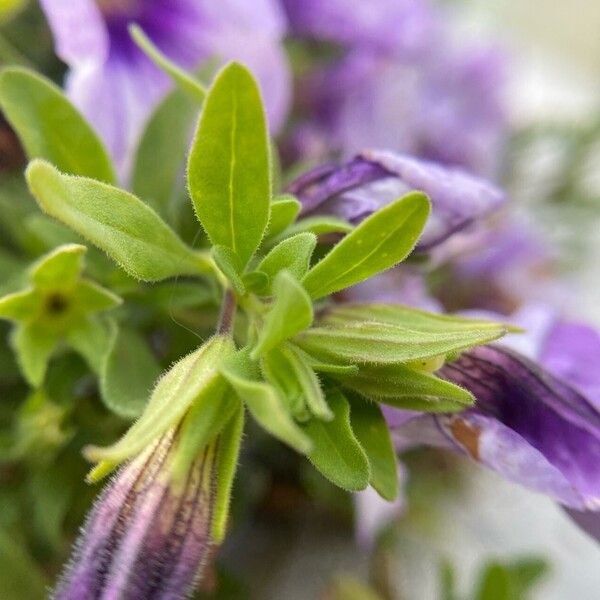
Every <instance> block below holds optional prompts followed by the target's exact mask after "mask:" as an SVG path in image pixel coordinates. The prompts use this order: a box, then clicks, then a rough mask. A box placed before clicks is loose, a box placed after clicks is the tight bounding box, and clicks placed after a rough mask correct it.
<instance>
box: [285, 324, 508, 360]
mask: <svg viewBox="0 0 600 600" xmlns="http://www.w3.org/2000/svg"><path fill="white" fill-rule="evenodd" d="M505 333H506V330H505V329H504V328H503V327H502V326H500V325H496V326H495V327H489V326H486V327H481V328H480V327H479V326H478V324H477V323H475V324H474V325H473V327H471V328H463V329H459V330H452V329H449V330H448V331H439V332H432V331H425V330H422V331H417V330H412V329H407V328H405V327H401V326H398V325H390V324H387V323H378V322H364V323H362V322H356V323H351V324H346V325H344V326H342V325H332V326H328V327H314V328H311V329H308V330H306V331H304V332H303V333H301V334H299V335H298V336H296V338H294V340H295V342H296V343H297V344H298V345H299V346H300V347H301V348H302V349H304V350H305V351H306V352H308V353H309V354H313V355H314V356H317V357H318V358H321V359H324V360H331V361H333V362H334V363H335V362H341V363H344V362H346V363H352V364H364V363H367V364H369V363H372V364H389V363H404V362H408V361H414V360H418V359H421V358H429V357H434V356H438V355H440V354H445V353H447V352H452V351H455V350H463V349H464V348H469V347H472V346H477V345H480V344H487V343H489V342H493V341H494V340H496V339H498V338H499V337H501V336H502V335H504V334H505Z"/></svg>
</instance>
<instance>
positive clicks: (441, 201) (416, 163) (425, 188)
mask: <svg viewBox="0 0 600 600" xmlns="http://www.w3.org/2000/svg"><path fill="white" fill-rule="evenodd" d="M288 189H289V191H290V192H291V193H293V194H296V195H297V196H298V198H299V199H300V201H301V202H302V205H303V214H307V213H311V214H332V215H336V216H338V217H341V218H344V219H347V220H349V221H351V222H352V223H358V222H360V221H361V220H362V219H364V218H365V217H367V216H368V215H370V214H372V213H373V212H375V211H376V210H378V209H380V208H381V207H383V206H385V205H387V204H389V203H390V202H392V201H393V200H395V199H396V198H398V197H399V196H402V195H403V194H405V193H406V192H408V191H410V190H420V191H422V192H425V193H426V194H427V195H428V196H429V198H430V200H431V204H432V215H431V218H430V219H429V222H428V223H427V226H426V228H425V232H424V233H423V236H422V237H421V240H420V241H419V245H418V246H417V248H418V250H420V251H427V250H430V249H431V248H432V247H434V246H436V245H438V244H440V243H441V242H443V241H445V240H446V239H448V238H449V237H450V236H451V235H452V234H454V233H456V232H457V231H461V230H463V229H465V228H466V227H468V226H469V225H471V224H473V223H475V222H476V221H478V220H479V219H481V218H483V217H485V216H487V215H489V214H490V213H492V212H494V211H497V210H498V209H499V208H501V207H502V206H503V205H504V203H505V201H506V197H505V195H504V193H503V192H502V191H501V190H500V189H498V188H497V187H495V186H494V185H492V184H490V183H488V182H487V181H485V180H483V179H480V178H478V177H475V176H472V175H469V174H468V173H466V172H464V171H462V170H460V169H455V168H447V167H443V166H441V165H438V164H435V163H431V162H428V161H424V160H419V159H416V158H412V157H409V156H405V155H402V154H396V153H393V152H385V151H378V150H372V151H365V152H362V153H361V154H359V155H358V156H356V157H355V158H354V159H352V160H351V161H349V162H347V163H344V164H343V165H341V166H323V167H318V168H316V169H314V170H313V171H310V172H308V173H306V174H304V175H302V176H301V177H299V178H298V179H296V180H295V181H294V182H292V184H291V185H290V186H289V188H288Z"/></svg>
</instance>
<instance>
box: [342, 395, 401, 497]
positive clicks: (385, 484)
mask: <svg viewBox="0 0 600 600" xmlns="http://www.w3.org/2000/svg"><path fill="white" fill-rule="evenodd" d="M350 407H351V408H350V414H351V420H352V429H353V430H354V434H355V435H356V438H357V439H358V441H359V443H360V445H361V446H362V448H363V450H364V451H365V453H366V455H367V458H368V459H369V465H370V467H371V478H370V479H369V483H370V484H371V485H372V486H373V487H374V488H375V490H377V492H378V493H379V495H380V496H381V497H382V498H384V499H385V500H389V501H390V502H391V501H392V500H394V499H395V498H396V497H397V496H398V465H397V464H396V452H395V451H394V446H393V444H392V440H391V438H390V431H389V429H388V426H387V424H386V422H385V419H384V418H383V414H382V413H381V409H380V408H379V406H377V404H375V403H373V402H369V401H368V400H367V401H365V400H364V399H362V398H356V397H350Z"/></svg>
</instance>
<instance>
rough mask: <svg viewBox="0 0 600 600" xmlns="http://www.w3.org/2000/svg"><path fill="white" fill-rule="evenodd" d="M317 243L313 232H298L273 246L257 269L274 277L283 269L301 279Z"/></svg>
mask: <svg viewBox="0 0 600 600" xmlns="http://www.w3.org/2000/svg"><path fill="white" fill-rule="evenodd" d="M316 245H317V237H316V236H315V235H314V234H313V233H299V234H298V235H294V236H292V237H289V238H287V239H285V240H283V241H282V242H280V243H279V244H277V246H275V247H274V248H273V249H272V250H271V251H270V252H269V253H268V254H267V255H266V256H265V257H264V258H263V259H262V261H261V262H260V264H259V265H258V267H257V269H258V270H259V271H262V272H263V273H266V274H267V275H268V276H269V277H270V278H274V277H275V276H276V275H277V273H279V271H282V270H283V269H285V270H287V271H289V272H290V273H291V274H292V275H293V276H294V277H295V278H296V279H302V277H304V275H306V272H307V271H308V267H309V266H310V257H311V256H312V253H313V251H314V249H315V246H316Z"/></svg>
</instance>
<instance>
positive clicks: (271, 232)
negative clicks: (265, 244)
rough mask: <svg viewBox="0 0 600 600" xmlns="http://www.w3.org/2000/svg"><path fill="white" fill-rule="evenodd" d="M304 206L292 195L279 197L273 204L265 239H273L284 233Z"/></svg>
mask: <svg viewBox="0 0 600 600" xmlns="http://www.w3.org/2000/svg"><path fill="white" fill-rule="evenodd" d="M301 208H302V204H300V201H299V200H298V199H297V198H295V197H294V196H292V195H290V194H283V195H281V196H277V197H276V198H274V199H273V202H271V220H270V221H269V226H268V227H267V231H266V233H265V238H272V237H276V236H278V235H279V234H280V233H283V232H284V231H285V230H286V229H287V228H288V227H289V226H290V225H291V224H292V223H293V222H294V219H295V218H296V217H297V216H298V213H299V212H300V209H301Z"/></svg>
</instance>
